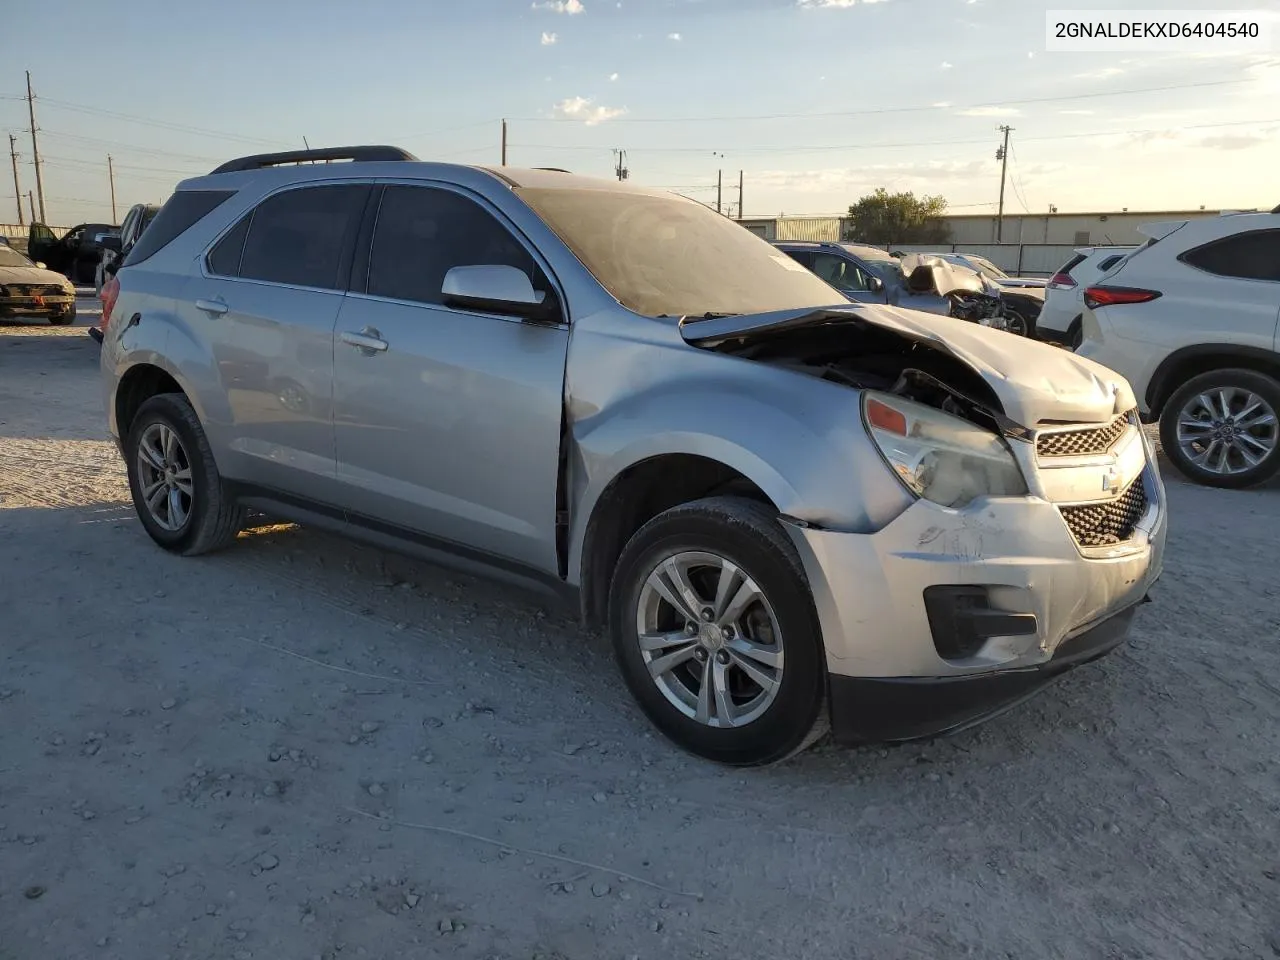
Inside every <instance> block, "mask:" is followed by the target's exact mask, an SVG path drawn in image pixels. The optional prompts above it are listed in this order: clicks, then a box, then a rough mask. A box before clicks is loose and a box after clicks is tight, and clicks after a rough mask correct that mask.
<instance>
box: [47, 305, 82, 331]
mask: <svg viewBox="0 0 1280 960" xmlns="http://www.w3.org/2000/svg"><path fill="white" fill-rule="evenodd" d="M75 318H76V308H75V307H72V308H71V309H70V310H68V311H67V312H66V313H55V314H51V315H50V317H49V322H50V323H51V324H53V325H54V326H55V327H65V326H66V325H67V324H69V323H71V321H73V320H75Z"/></svg>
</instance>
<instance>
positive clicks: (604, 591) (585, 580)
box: [571, 451, 794, 627]
mask: <svg viewBox="0 0 1280 960" xmlns="http://www.w3.org/2000/svg"><path fill="white" fill-rule="evenodd" d="M719 453H720V455H718V456H715V455H708V454H706V453H694V452H665V453H657V454H650V455H645V456H642V457H640V458H638V459H636V460H634V461H633V462H631V463H629V464H628V465H627V466H626V467H624V468H623V469H621V470H619V471H618V472H617V473H615V474H614V476H613V478H612V479H611V480H610V481H609V482H608V484H607V485H605V487H604V489H603V490H601V492H600V494H599V496H598V497H596V498H595V499H594V501H593V502H592V503H591V504H590V505H589V506H588V507H587V511H586V512H587V520H586V523H585V525H584V527H583V530H582V533H581V535H580V537H578V538H575V542H576V543H578V544H579V545H580V546H579V549H578V550H577V554H578V555H577V557H576V558H574V559H576V565H573V564H571V569H572V568H576V569H577V571H578V574H579V584H578V586H579V598H580V603H581V614H582V618H583V621H584V622H585V623H586V624H587V625H589V626H592V627H600V626H602V625H603V624H604V622H605V617H606V614H607V610H608V598H609V588H610V586H611V584H612V582H613V573H614V569H615V568H616V566H617V562H618V558H619V557H620V556H621V555H622V550H623V548H624V547H625V546H626V545H627V542H628V541H629V540H630V539H631V538H632V537H633V536H634V535H635V533H636V531H638V530H639V529H640V528H641V527H642V526H644V525H645V524H646V523H648V522H649V521H650V520H652V519H653V518H654V517H656V516H657V515H658V514H660V513H662V512H664V511H666V510H669V509H671V508H672V507H676V506H679V505H680V504H683V503H689V502H692V501H694V500H700V499H702V498H703V497H707V496H713V495H726V494H729V495H735V496H740V497H745V498H747V499H752V500H758V501H760V502H761V503H765V504H768V506H769V507H770V508H771V509H773V510H781V506H780V505H781V504H782V503H785V502H787V501H788V500H790V499H791V498H792V497H793V496H794V491H791V490H790V487H789V485H787V484H786V482H785V481H784V480H783V479H782V478H781V477H780V476H778V475H777V474H776V473H774V472H773V471H771V470H767V469H761V468H762V467H763V464H751V463H749V462H744V461H746V460H749V459H751V458H750V457H749V455H746V452H745V451H741V454H743V455H741V456H734V455H733V454H732V453H730V452H728V451H720V452H719ZM726 453H727V454H728V455H726ZM729 461H736V462H729ZM753 467H755V469H752V468H753Z"/></svg>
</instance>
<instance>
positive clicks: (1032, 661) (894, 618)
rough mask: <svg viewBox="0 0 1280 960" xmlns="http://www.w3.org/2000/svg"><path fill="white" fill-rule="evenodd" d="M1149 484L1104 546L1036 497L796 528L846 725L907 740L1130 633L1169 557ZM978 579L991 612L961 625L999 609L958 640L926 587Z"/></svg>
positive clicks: (1155, 486) (1150, 481)
mask: <svg viewBox="0 0 1280 960" xmlns="http://www.w3.org/2000/svg"><path fill="white" fill-rule="evenodd" d="M1141 482H1143V483H1144V484H1145V488H1146V492H1147V499H1148V503H1149V505H1148V508H1147V511H1146V513H1145V515H1144V516H1143V518H1142V520H1141V521H1140V522H1139V524H1138V527H1137V529H1136V530H1135V531H1134V534H1133V536H1132V538H1131V539H1130V540H1128V541H1125V542H1124V543H1122V544H1117V545H1115V546H1114V547H1110V548H1104V549H1097V548H1082V547H1080V546H1078V545H1077V543H1076V541H1075V539H1074V538H1073V537H1072V535H1071V532H1070V530H1069V529H1068V527H1067V525H1066V523H1065V522H1064V520H1063V518H1062V514H1061V513H1060V511H1059V508H1058V507H1057V506H1056V505H1055V504H1053V503H1050V502H1049V501H1048V500H1046V499H1043V498H1041V497H1036V496H1027V497H1017V498H1012V497H1011V498H989V499H984V500H978V501H975V502H974V503H972V504H970V505H969V506H968V507H966V508H964V509H962V510H954V509H949V508H945V507H940V506H938V505H936V504H932V503H929V502H928V501H924V500H920V501H917V502H915V503H914V504H912V506H910V507H909V508H908V509H907V510H906V511H905V512H904V513H902V514H901V515H900V516H899V517H898V518H897V519H895V520H893V521H892V522H891V523H889V524H888V525H887V526H885V527H884V528H883V529H882V530H880V531H879V532H877V533H873V534H853V533H844V532H839V531H832V530H820V529H816V528H813V527H807V526H803V525H801V524H798V523H794V524H789V525H788V530H789V532H790V534H791V538H792V541H793V542H794V543H795V545H796V548H797V550H798V551H799V553H800V556H801V559H802V561H803V563H804V567H805V572H806V574H807V576H808V578H809V584H810V588H811V589H812V592H813V596H814V602H815V606H816V608H817V613H818V618H819V622H820V624H821V628H822V635H823V642H824V645H825V648H826V662H827V672H828V674H829V676H830V678H831V687H830V692H831V711H832V719H833V726H835V727H836V729H837V732H840V729H841V727H844V728H845V729H846V730H847V731H849V732H848V734H847V735H849V736H853V737H854V738H855V739H877V738H888V739H902V738H909V737H911V736H925V735H928V734H930V733H937V732H940V731H943V730H947V729H952V728H954V727H956V726H957V725H964V724H965V723H968V722H971V721H972V720H974V719H977V718H980V717H981V716H985V715H988V714H990V713H991V712H993V711H996V710H999V709H1000V708H1001V707H1003V706H1007V705H1008V704H1009V702H1010V700H1011V697H1012V699H1013V700H1014V701H1016V700H1017V699H1019V698H1021V697H1023V696H1026V695H1028V694H1029V693H1031V692H1033V691H1034V690H1035V689H1037V688H1038V687H1039V686H1042V685H1043V684H1044V683H1045V682H1047V680H1048V679H1052V678H1053V677H1054V676H1056V675H1057V674H1058V673H1060V672H1061V671H1062V669H1064V668H1065V667H1066V666H1069V665H1073V664H1074V663H1075V662H1077V661H1078V660H1079V658H1078V657H1076V656H1075V655H1074V653H1073V651H1075V650H1079V649H1082V648H1084V647H1090V646H1092V645H1093V644H1095V643H1097V644H1099V645H1101V646H1102V647H1104V648H1105V647H1107V645H1108V644H1110V645H1112V646H1114V644H1115V643H1119V642H1120V640H1121V639H1122V638H1123V634H1124V632H1125V630H1126V629H1127V627H1128V623H1129V620H1130V619H1131V618H1132V612H1133V610H1134V608H1135V607H1136V605H1137V604H1138V603H1139V602H1141V601H1142V600H1143V598H1144V597H1146V595H1147V591H1148V590H1149V588H1150V587H1151V586H1152V584H1153V583H1154V582H1155V581H1156V579H1157V578H1158V577H1159V575H1160V572H1161V564H1162V558H1163V553H1164V541H1165V512H1164V490H1163V487H1162V485H1161V483H1160V480H1159V475H1158V474H1157V473H1156V471H1155V469H1154V467H1147V468H1146V469H1145V470H1144V471H1143V475H1142V477H1141ZM967 587H971V588H974V589H973V591H970V592H977V593H979V594H981V596H982V597H983V601H982V602H983V604H984V606H983V609H982V610H981V612H980V616H979V617H977V618H974V617H972V615H971V611H966V610H961V611H960V614H959V615H958V616H957V617H956V619H955V621H954V622H955V623H958V624H961V625H962V626H965V625H967V624H968V623H969V622H971V621H972V620H974V619H980V618H982V617H985V618H987V619H986V620H985V622H984V623H983V624H982V628H983V632H982V638H981V639H980V642H979V643H978V644H977V645H976V646H975V645H973V644H958V645H952V646H948V643H947V639H948V638H947V637H946V636H945V635H944V634H945V633H946V630H945V629H942V630H940V628H939V624H940V622H944V623H945V622H946V618H945V617H939V616H938V615H937V612H936V611H935V614H934V616H933V618H932V622H931V616H930V609H929V605H928V604H927V603H926V597H927V596H928V595H930V594H933V595H935V596H936V594H937V592H938V591H943V592H944V593H945V592H946V591H949V590H951V591H959V592H961V593H963V592H964V588H967ZM966 617H970V621H966V620H965V618H966ZM993 627H994V628H993ZM989 628H993V629H989ZM1113 632H1114V634H1115V635H1114V636H1112V633H1113ZM1000 634H1005V635H1000ZM1089 638H1092V639H1089ZM1100 638H1105V642H1104V640H1103V639H1100ZM1112 641H1114V642H1112ZM957 651H959V652H957ZM944 654H945V655H944ZM1011 691H1016V692H1012V693H1011ZM949 704H950V706H949ZM895 705H896V706H895ZM908 707H910V709H909V710H908ZM899 708H900V709H899ZM953 708H954V709H953ZM868 711H870V714H871V715H870V716H869V715H868ZM903 711H906V712H908V713H914V714H915V715H916V716H915V720H910V718H904V717H903V716H902V715H901V714H902V713H903ZM878 713H883V717H882V718H881V719H876V714H878ZM894 730H896V731H898V732H896V733H892V731H894ZM859 731H870V735H864V734H863V733H859Z"/></svg>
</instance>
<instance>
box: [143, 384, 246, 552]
mask: <svg viewBox="0 0 1280 960" xmlns="http://www.w3.org/2000/svg"><path fill="white" fill-rule="evenodd" d="M124 455H125V463H126V465H127V467H128V469H129V489H130V492H131V493H132V494H133V505H134V508H135V509H136V510H137V511H138V518H139V519H140V520H141V521H142V526H143V527H144V528H145V529H146V531H147V533H148V534H149V535H150V536H151V539H152V540H154V541H155V542H156V543H158V544H159V545H160V546H162V547H164V548H165V549H166V550H170V551H172V552H174V553H180V554H183V555H186V556H194V555H196V554H200V553H208V552H210V551H212V550H217V549H219V548H220V547H224V546H226V545H227V544H228V543H230V542H231V541H232V540H234V539H235V537H236V534H237V533H239V532H240V530H241V528H242V527H243V526H244V521H245V512H244V509H243V508H242V507H240V506H239V505H238V504H237V503H235V501H234V500H233V499H232V497H231V496H230V494H229V492H228V491H227V489H226V485H225V484H224V483H223V481H222V477H221V476H220V475H219V474H218V468H217V466H216V465H215V464H214V461H213V451H212V450H211V449H210V447H209V441H208V438H206V436H205V433H204V428H203V427H201V426H200V420H199V419H198V418H197V417H196V412H195V410H194V409H192V407H191V403H190V401H188V400H187V398H186V397H185V396H183V395H182V394H179V393H162V394H159V395H157V396H154V397H152V398H151V399H150V400H148V401H146V403H144V404H143V405H142V406H141V408H139V410H138V413H137V415H136V416H135V417H134V418H133V422H132V423H131V424H130V425H129V433H128V438H127V440H126V441H125V444H124Z"/></svg>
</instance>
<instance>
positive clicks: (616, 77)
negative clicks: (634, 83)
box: [609, 73, 618, 81]
mask: <svg viewBox="0 0 1280 960" xmlns="http://www.w3.org/2000/svg"><path fill="white" fill-rule="evenodd" d="M609 79H610V80H611V81H612V80H617V79H618V75H617V74H616V73H611V74H609Z"/></svg>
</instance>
